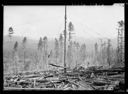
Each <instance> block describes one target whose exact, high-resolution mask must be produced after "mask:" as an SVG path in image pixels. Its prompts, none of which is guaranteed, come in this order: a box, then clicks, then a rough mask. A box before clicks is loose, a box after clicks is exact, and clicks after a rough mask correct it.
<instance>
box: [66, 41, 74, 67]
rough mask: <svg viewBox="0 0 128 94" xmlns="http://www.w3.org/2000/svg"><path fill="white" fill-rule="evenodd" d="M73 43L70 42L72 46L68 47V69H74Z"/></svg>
mask: <svg viewBox="0 0 128 94" xmlns="http://www.w3.org/2000/svg"><path fill="white" fill-rule="evenodd" d="M72 45H73V44H72V41H70V44H69V45H68V50H67V61H68V62H67V63H68V67H70V68H71V67H72V66H71V64H72V62H73V54H72V53H73V50H72Z"/></svg>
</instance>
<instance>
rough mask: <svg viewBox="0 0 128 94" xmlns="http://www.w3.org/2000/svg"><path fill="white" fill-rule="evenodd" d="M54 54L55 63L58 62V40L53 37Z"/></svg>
mask: <svg viewBox="0 0 128 94" xmlns="http://www.w3.org/2000/svg"><path fill="white" fill-rule="evenodd" d="M54 51H55V52H54V56H55V59H56V61H55V62H56V64H58V57H59V42H58V40H57V39H56V38H55V47H54Z"/></svg>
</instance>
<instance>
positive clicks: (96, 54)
mask: <svg viewBox="0 0 128 94" xmlns="http://www.w3.org/2000/svg"><path fill="white" fill-rule="evenodd" d="M97 57H98V44H97V43H95V59H96V61H97Z"/></svg>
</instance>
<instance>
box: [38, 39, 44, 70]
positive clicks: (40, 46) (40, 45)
mask: <svg viewBox="0 0 128 94" xmlns="http://www.w3.org/2000/svg"><path fill="white" fill-rule="evenodd" d="M37 55H38V63H37V64H38V65H37V66H39V69H41V68H42V66H43V65H42V63H43V40H42V38H41V37H40V39H39V42H38V51H37Z"/></svg>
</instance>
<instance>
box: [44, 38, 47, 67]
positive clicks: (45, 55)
mask: <svg viewBox="0 0 128 94" xmlns="http://www.w3.org/2000/svg"><path fill="white" fill-rule="evenodd" d="M47 59H48V39H47V37H46V36H45V37H44V38H43V61H44V63H43V64H46V65H47Z"/></svg>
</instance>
